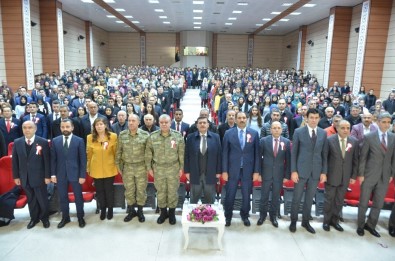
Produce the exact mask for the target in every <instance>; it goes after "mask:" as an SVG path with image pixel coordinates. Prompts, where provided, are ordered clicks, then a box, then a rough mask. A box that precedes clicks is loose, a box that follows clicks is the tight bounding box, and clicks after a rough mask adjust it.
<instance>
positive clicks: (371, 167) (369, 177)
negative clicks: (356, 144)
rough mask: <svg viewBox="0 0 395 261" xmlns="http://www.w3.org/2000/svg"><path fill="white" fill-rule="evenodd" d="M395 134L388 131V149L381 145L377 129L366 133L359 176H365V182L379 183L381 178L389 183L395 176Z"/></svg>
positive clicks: (360, 158)
mask: <svg viewBox="0 0 395 261" xmlns="http://www.w3.org/2000/svg"><path fill="white" fill-rule="evenodd" d="M394 149H395V136H394V135H393V134H392V133H389V132H387V150H386V151H385V150H384V149H383V148H382V146H381V141H380V139H379V135H378V132H377V131H374V132H371V133H369V134H366V136H365V139H364V142H363V145H362V148H361V153H360V156H359V170H358V176H364V177H365V179H364V183H365V182H366V183H367V184H377V183H378V182H379V180H381V179H383V181H384V182H385V183H386V184H388V182H389V179H390V177H394V175H395V169H394V168H393V166H395V157H394Z"/></svg>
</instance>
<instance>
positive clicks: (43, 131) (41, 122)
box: [22, 102, 48, 139]
mask: <svg viewBox="0 0 395 261" xmlns="http://www.w3.org/2000/svg"><path fill="white" fill-rule="evenodd" d="M29 111H30V114H28V115H26V116H25V117H23V120H22V121H23V122H25V121H32V122H34V124H36V127H37V128H36V132H35V135H37V136H39V137H42V138H44V139H47V138H48V127H47V119H46V118H45V116H44V115H42V114H40V113H37V111H38V104H37V103H36V102H31V103H30V104H29Z"/></svg>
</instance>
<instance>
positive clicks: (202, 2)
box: [192, 1, 204, 5]
mask: <svg viewBox="0 0 395 261" xmlns="http://www.w3.org/2000/svg"><path fill="white" fill-rule="evenodd" d="M192 3H193V4H194V5H204V1H192Z"/></svg>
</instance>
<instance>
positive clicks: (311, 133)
mask: <svg viewBox="0 0 395 261" xmlns="http://www.w3.org/2000/svg"><path fill="white" fill-rule="evenodd" d="M307 129H308V130H309V135H310V138H312V137H313V130H314V132H315V136H317V127H315V129H313V128H311V127H310V126H309V125H307Z"/></svg>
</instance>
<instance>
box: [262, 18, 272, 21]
mask: <svg viewBox="0 0 395 261" xmlns="http://www.w3.org/2000/svg"><path fill="white" fill-rule="evenodd" d="M270 20H272V19H270V18H263V19H262V21H270Z"/></svg>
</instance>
